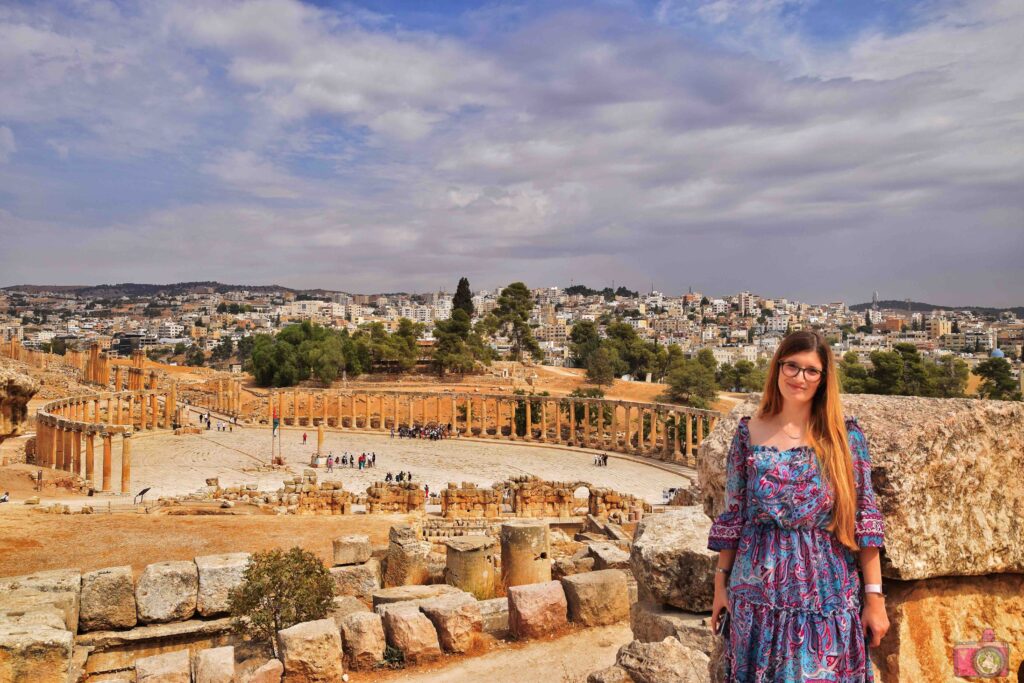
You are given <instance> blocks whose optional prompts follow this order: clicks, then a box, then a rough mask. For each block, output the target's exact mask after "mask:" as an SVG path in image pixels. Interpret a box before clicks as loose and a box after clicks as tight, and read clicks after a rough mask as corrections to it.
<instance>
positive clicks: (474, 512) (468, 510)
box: [441, 482, 505, 519]
mask: <svg viewBox="0 0 1024 683" xmlns="http://www.w3.org/2000/svg"><path fill="white" fill-rule="evenodd" d="M504 490H505V489H504V486H503V485H501V484H495V485H494V486H490V487H487V488H484V487H480V486H477V485H476V484H474V483H472V482H462V486H459V485H458V484H456V483H454V482H452V483H449V484H448V488H446V489H442V490H441V514H442V516H444V517H446V518H448V519H455V518H470V519H473V518H486V519H495V518H497V517H500V516H501V503H502V499H503V496H504Z"/></svg>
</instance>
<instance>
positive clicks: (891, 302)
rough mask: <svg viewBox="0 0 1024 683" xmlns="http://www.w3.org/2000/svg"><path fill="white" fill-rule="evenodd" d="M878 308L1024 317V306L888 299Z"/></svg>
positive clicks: (867, 305) (855, 306) (859, 308)
mask: <svg viewBox="0 0 1024 683" xmlns="http://www.w3.org/2000/svg"><path fill="white" fill-rule="evenodd" d="M869 308H871V302H868V303H864V304H852V305H850V310H851V311H866V310H867V309H869ZM878 308H880V309H882V308H888V309H892V310H897V311H905V310H907V309H908V308H909V309H910V310H911V312H913V313H931V312H932V311H935V310H943V311H971V312H972V313H977V314H980V315H999V314H1000V313H1002V312H1003V311H1012V312H1013V313H1014V314H1015V315H1017V317H1022V316H1024V306H1012V307H1009V308H991V307H989V306H939V305H937V304H926V303H924V302H923V301H911V302H910V303H909V304H908V303H907V302H906V301H899V300H896V299H886V300H885V301H879V302H878Z"/></svg>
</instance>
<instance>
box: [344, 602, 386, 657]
mask: <svg viewBox="0 0 1024 683" xmlns="http://www.w3.org/2000/svg"><path fill="white" fill-rule="evenodd" d="M341 634H342V636H343V637H342V644H343V647H344V650H345V658H346V660H347V661H348V665H349V667H350V668H352V669H357V670H359V669H373V668H374V667H375V666H377V664H379V663H380V662H382V661H384V647H385V645H386V641H385V639H384V622H383V620H382V619H381V617H380V615H379V614H375V613H374V612H353V613H352V614H349V615H348V616H346V617H344V618H343V619H342V620H341Z"/></svg>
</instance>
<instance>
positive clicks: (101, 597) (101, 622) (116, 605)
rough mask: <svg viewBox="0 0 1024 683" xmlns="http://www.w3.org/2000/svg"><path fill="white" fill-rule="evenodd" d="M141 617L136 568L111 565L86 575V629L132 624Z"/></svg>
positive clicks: (81, 626) (82, 627)
mask: <svg viewBox="0 0 1024 683" xmlns="http://www.w3.org/2000/svg"><path fill="white" fill-rule="evenodd" d="M137 621H138V617H137V613H136V605H135V582H134V579H133V577H132V568H131V567H128V566H125V567H107V568H106V569H97V570H96V571H94V572H86V573H85V574H83V575H82V606H81V611H80V613H79V622H78V627H79V629H80V630H82V631H109V630H116V629H123V628H132V627H134V626H135V624H136V623H137Z"/></svg>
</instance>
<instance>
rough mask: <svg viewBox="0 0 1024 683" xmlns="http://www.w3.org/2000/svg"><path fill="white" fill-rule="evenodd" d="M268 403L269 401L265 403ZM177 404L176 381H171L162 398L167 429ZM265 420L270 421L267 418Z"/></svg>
mask: <svg viewBox="0 0 1024 683" xmlns="http://www.w3.org/2000/svg"><path fill="white" fill-rule="evenodd" d="M267 405H268V406H269V405H270V404H269V403H268V404H267ZM177 406H178V383H177V382H171V391H170V393H168V394H167V396H166V397H165V398H164V426H165V427H166V428H167V429H171V428H172V427H174V412H175V409H176V408H177ZM267 422H270V420H269V419H268V420H267Z"/></svg>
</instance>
